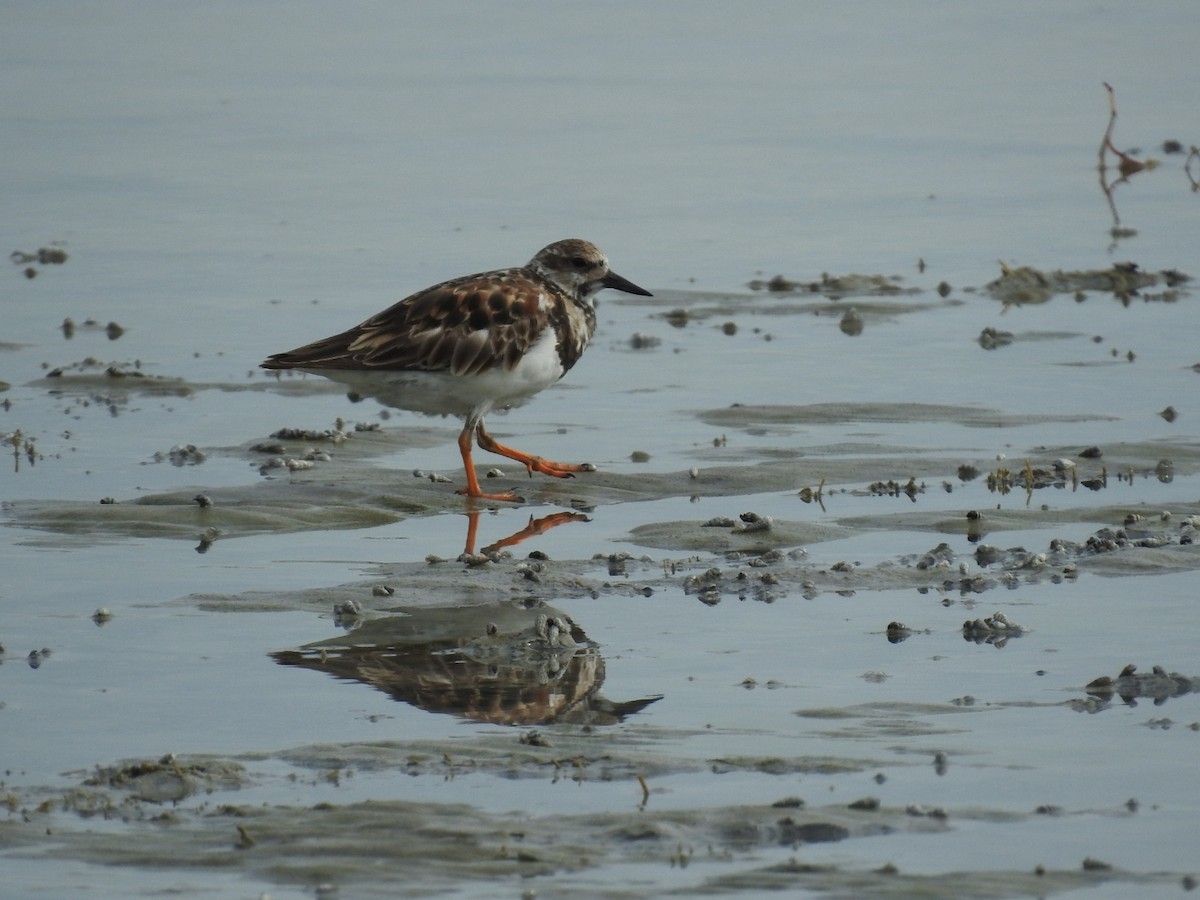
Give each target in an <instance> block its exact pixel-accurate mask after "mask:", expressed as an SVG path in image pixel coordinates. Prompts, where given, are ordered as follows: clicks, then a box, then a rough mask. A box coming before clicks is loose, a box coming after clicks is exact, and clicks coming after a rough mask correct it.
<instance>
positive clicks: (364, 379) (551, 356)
mask: <svg viewBox="0 0 1200 900" xmlns="http://www.w3.org/2000/svg"><path fill="white" fill-rule="evenodd" d="M555 342H556V339H555V335H554V331H553V329H547V330H546V331H545V332H544V333H543V334H542V336H541V338H540V339H539V340H538V341H537V343H535V344H534V345H533V346H532V347H530V348H529V352H528V353H526V354H525V356H524V357H522V359H521V361H520V362H519V363H518V364H517V366H516V368H515V369H512V370H505V369H500V368H495V369H489V370H487V371H485V372H481V373H479V374H477V375H451V374H450V373H449V372H419V371H405V370H400V371H395V370H393V371H388V370H380V369H376V370H367V369H309V370H308V371H310V372H312V373H313V374H315V375H324V376H325V377H326V378H329V379H330V380H332V381H336V382H339V383H340V384H344V385H346V386H347V387H348V388H350V389H351V390H353V391H354V392H355V393H357V394H360V395H362V396H364V397H372V398H374V399H375V400H378V401H379V402H380V403H382V404H384V405H385V406H391V407H395V408H396V409H407V410H412V411H413V412H420V413H428V414H430V415H457V416H463V417H466V416H474V417H476V418H479V417H482V416H485V415H487V413H488V412H489V411H491V410H492V409H504V408H506V407H510V406H520V405H521V404H522V403H524V402H525V401H526V400H528V399H529V398H530V397H532V396H533V395H534V394H536V393H538V392H539V391H543V390H545V389H546V388H548V387H549V386H550V385H552V384H554V383H555V382H556V381H558V380H559V379H560V378H562V376H563V374H564V372H563V367H562V362H561V361H560V360H559V358H558V350H557V349H556V347H555Z"/></svg>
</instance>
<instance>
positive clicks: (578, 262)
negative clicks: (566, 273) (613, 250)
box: [571, 256, 588, 269]
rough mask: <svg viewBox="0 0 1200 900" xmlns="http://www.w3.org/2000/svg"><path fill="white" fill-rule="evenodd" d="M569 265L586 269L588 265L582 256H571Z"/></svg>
mask: <svg viewBox="0 0 1200 900" xmlns="http://www.w3.org/2000/svg"><path fill="white" fill-rule="evenodd" d="M571 265H573V266H574V267H575V268H577V269H586V268H587V267H588V261H587V260H586V259H584V258H583V257H582V256H573V257H571Z"/></svg>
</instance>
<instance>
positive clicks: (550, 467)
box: [459, 422, 596, 478]
mask: <svg viewBox="0 0 1200 900" xmlns="http://www.w3.org/2000/svg"><path fill="white" fill-rule="evenodd" d="M465 433H466V432H464V434H465ZM475 437H476V439H477V440H478V441H479V449H480V450H486V451H487V452H488V453H495V454H498V455H500V456H507V457H508V458H509V459H513V460H516V461H517V462H519V463H520V464H521V465H523V466H524V467H525V469H526V471H527V472H529V475H530V477H532V476H533V473H534V472H541V473H542V474H543V475H550V476H552V477H554V478H574V477H575V475H574V473H575V472H595V471H596V467H595V466H593V465H592V464H591V463H579V464H574V463H559V462H554V461H552V460H549V459H542V458H541V457H540V456H530V455H529V454H528V453H522V452H521V451H520V450H514V449H513V448H512V447H506V446H504V444H501V443H498V442H497V441H496V439H495V438H493V437H492V436H491V435H490V434H488V433H487V430H486V429H485V428H484V427H483V423H482V422H480V423H479V424H478V425H476V426H475ZM467 443H468V444H470V440H468V441H467ZM459 446H460V447H461V446H462V436H461V435H460V436H459ZM468 449H469V448H468Z"/></svg>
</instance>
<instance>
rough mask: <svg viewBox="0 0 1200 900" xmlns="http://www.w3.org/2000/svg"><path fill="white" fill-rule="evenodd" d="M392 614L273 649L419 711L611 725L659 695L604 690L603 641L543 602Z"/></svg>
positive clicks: (293, 662)
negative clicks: (611, 696)
mask: <svg viewBox="0 0 1200 900" xmlns="http://www.w3.org/2000/svg"><path fill="white" fill-rule="evenodd" d="M388 612H389V615H386V616H384V617H381V618H377V619H368V620H367V621H365V622H363V624H362V625H361V626H359V627H358V628H355V629H354V630H352V631H350V632H347V633H346V634H345V635H340V636H338V637H333V638H329V639H327V640H323V641H317V642H315V643H312V644H306V645H305V646H303V647H301V648H299V649H297V650H284V651H280V652H276V653H272V654H271V656H272V657H273V658H274V659H275V661H276V662H278V663H280V664H281V665H287V666H300V667H303V668H308V669H316V670H319V671H322V672H325V673H327V674H329V675H332V676H334V677H335V678H341V679H345V680H348V681H359V682H362V683H364V684H369V685H371V686H372V687H374V688H376V689H378V690H381V691H383V692H385V693H387V694H390V695H391V696H392V697H393V698H394V699H396V700H400V701H402V702H404V703H409V704H411V705H413V706H415V707H417V708H419V709H424V710H428V711H429V712H436V713H444V714H447V715H453V716H458V717H460V718H462V719H467V720H470V721H475V722H487V723H491V724H498V725H523V726H525V725H544V724H548V723H551V722H564V723H573V724H589V725H606V724H614V723H616V722H620V721H621V720H623V719H624V718H625V717H626V716H629V715H631V714H633V713H636V712H638V711H640V710H642V709H644V708H645V707H647V706H649V705H650V704H651V703H653V702H655V701H656V700H659V699H661V695H658V696H651V697H643V698H641V699H638V700H630V701H624V702H618V701H612V700H608V699H607V698H605V697H604V696H603V695H602V694H601V693H600V686H601V685H602V684H603V683H604V657H603V656H602V655H601V654H600V650H599V648H598V647H597V646H596V645H595V644H594V643H593V642H591V641H589V640H588V638H587V635H585V634H584V632H583V629H582V628H580V627H579V626H578V625H576V624H575V623H574V622H573V621H572V620H571V618H570V617H569V616H568V615H567V614H566V613H564V612H562V611H561V610H557V609H555V608H554V607H551V606H547V605H545V604H544V603H543V602H542V601H540V600H535V599H521V600H512V601H505V602H502V603H496V604H488V605H480V606H448V607H446V606H443V607H429V608H421V607H401V608H397V609H391V610H388ZM396 612H399V613H400V615H392V614H390V613H396Z"/></svg>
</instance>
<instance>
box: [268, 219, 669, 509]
mask: <svg viewBox="0 0 1200 900" xmlns="http://www.w3.org/2000/svg"><path fill="white" fill-rule="evenodd" d="M604 288H615V289H616V290H618V291H624V292H625V293H627V294H640V295H642V296H645V297H649V296H651V294H650V292H649V291H647V290H644V289H643V288H640V287H638V286H637V285H636V284H634V283H633V282H631V281H627V280H626V279H624V278H622V277H621V276H620V275H618V274H616V273H615V272H612V271H610V270H609V268H608V259H607V258H606V257H605V256H604V254H603V253H601V252H600V250H599V248H598V247H596V246H595V245H594V244H591V243H589V242H587V241H583V240H578V239H575V238H571V239H568V240H563V241H556V242H555V243H553V244H551V245H550V246H548V247H545V248H543V249H541V250H539V251H538V252H537V255H535V256H534V257H533V259H531V260H530V261H529V262H528V263H527V264H525V265H524V266H520V267H518V268H514V269H499V270H497V271H494V272H483V273H480V274H478V275H465V276H463V277H461V278H454V279H451V280H450V281H443V282H442V283H441V284H435V285H434V286H433V287H429V288H426V289H425V290H423V291H418V292H417V293H415V294H413V295H412V296H410V297H405V298H404V299H403V300H401V301H400V302H399V303H396V304H395V305H393V306H390V307H388V308H387V309H385V310H384V311H383V312H381V313H378V314H376V315H374V316H372V317H371V318H369V319H367V320H366V321H365V322H363V323H362V324H360V325H356V326H355V327H354V328H351V329H350V330H349V331H343V332H342V333H341V334H335V335H333V336H332V337H327V338H324V339H323V340H319V341H314V342H313V343H311V344H306V345H304V346H303V347H299V348H297V349H295V350H291V351H289V352H287V353H276V354H274V355H273V356H270V357H268V358H267V360H266V361H265V362H263V363H262V367H263V368H264V369H300V370H303V371H307V372H314V373H316V374H319V375H324V376H325V377H327V378H330V379H332V380H334V381H338V382H341V383H342V384H345V385H347V386H349V387H350V388H351V389H352V390H353V391H355V392H356V393H358V394H361V395H365V396H370V397H374V398H375V399H376V400H378V401H379V402H381V403H383V404H385V405H387V406H394V407H397V408H399V409H408V410H413V411H415V412H421V413H429V414H433V415H446V414H452V415H458V416H462V417H463V418H464V419H465V420H466V424H465V425H464V426H463V430H462V432H461V433H460V434H459V436H458V449H459V451H460V452H461V453H462V460H463V466H464V467H465V468H466V471H467V486H466V488H464V489H461V490H459V493H460V494H465V495H466V496H468V497H476V498H480V499H484V500H506V501H512V502H521V498H520V497H519V496H517V494H516V492H515V491H513V490H509V491H504V492H502V493H485V492H484V491H482V490H481V489H480V487H479V479H478V477H477V476H476V474H475V466H474V464H473V463H472V462H471V444H472V440H476V441H478V442H479V447H480V449H481V450H487V451H489V452H491V453H497V454H499V455H501V456H507V457H508V458H509V459H513V460H516V461H517V462H519V463H521V464H522V465H523V466H525V468H526V470H527V471H528V472H529V474H530V476H531V477H532V475H533V473H534V472H541V473H542V474H543V475H550V476H553V477H554V478H571V477H572V476H573V473H575V472H591V471H595V466H593V465H591V464H589V463H583V464H578V465H576V464H569V463H558V462H552V461H551V460H548V459H542V458H541V457H540V456H531V455H530V454H528V453H522V452H521V451H519V450H514V449H513V448H511V447H506V446H504V445H503V444H500V443H498V442H497V441H496V440H495V439H494V438H493V437H492V436H491V435H490V434H488V432H487V429H486V428H484V425H483V418H484V416H486V415H487V414H488V413H489V412H491V411H492V410H493V409H505V408H508V407H512V406H519V405H521V404H522V403H524V402H525V401H526V400H528V399H529V398H530V397H532V396H533V395H534V394H536V393H537V392H538V391H541V390H543V389H544V388H548V387H549V386H550V385H552V384H554V383H555V382H556V381H558V380H559V379H560V378H562V377H563V375H565V374H566V373H567V371H568V370H569V369H570V368H571V366H573V365H575V363H576V361H577V360H578V359H579V357H580V356H582V355H583V351H584V350H585V349H586V348H587V345H588V341H589V340H590V339H591V337H592V333H593V332H594V331H595V330H596V307H595V302H594V300H595V296H596V294H598V293H599V292H600V291H601V290H603V289H604Z"/></svg>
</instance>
